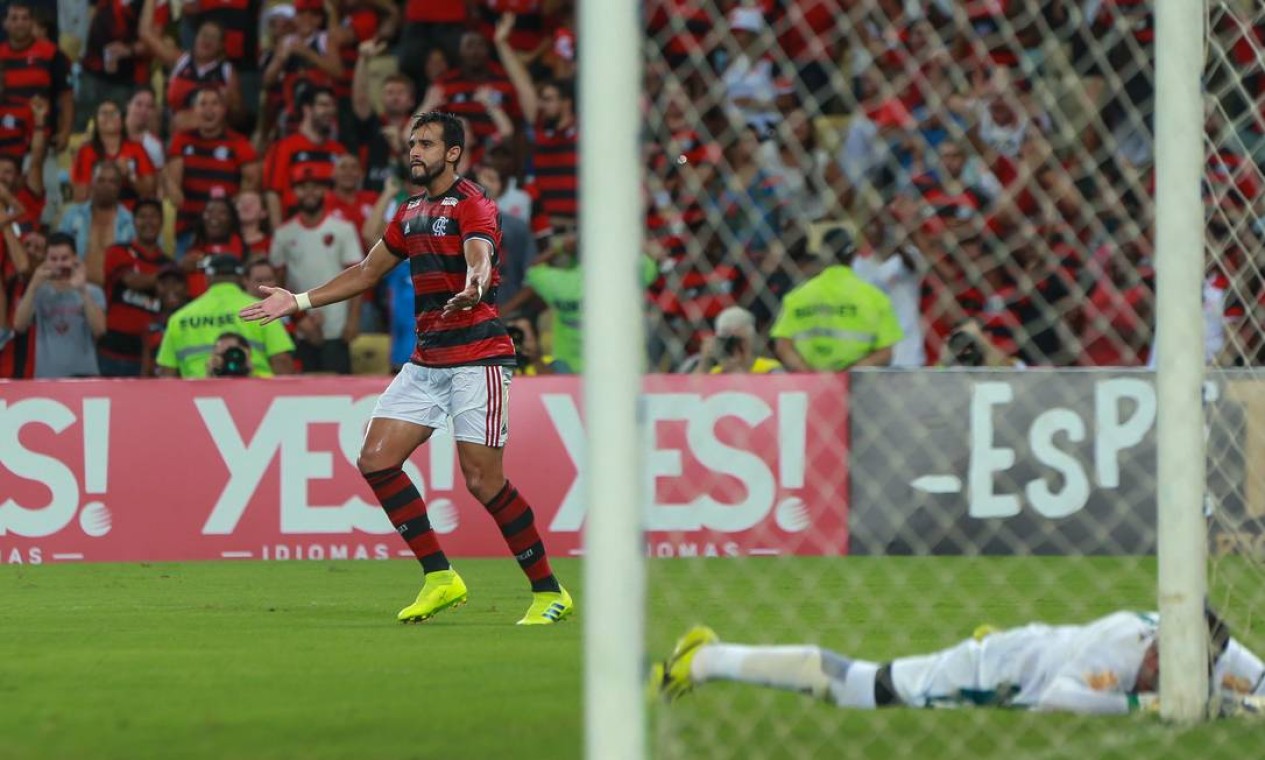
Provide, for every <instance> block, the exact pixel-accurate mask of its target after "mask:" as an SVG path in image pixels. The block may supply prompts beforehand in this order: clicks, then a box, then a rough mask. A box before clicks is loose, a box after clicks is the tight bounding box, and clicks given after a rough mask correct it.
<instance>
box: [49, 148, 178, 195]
mask: <svg viewBox="0 0 1265 760" xmlns="http://www.w3.org/2000/svg"><path fill="white" fill-rule="evenodd" d="M102 161H114V162H115V163H117V164H118V165H119V168H120V169H121V170H122V171H123V188H122V190H121V191H120V193H119V201H120V202H121V203H122V204H123V205H124V206H126V207H127V210H128V211H131V210H132V209H134V208H136V199H137V198H139V197H140V196H138V195H137V194H136V187H135V186H134V185H133V184H132V181H133V180H135V179H140V178H141V177H152V176H153V175H154V174H155V173H156V172H157V169H155V168H154V162H153V161H152V160H150V158H149V154H148V153H146V152H145V148H144V146H142V145H141V144H140V143H138V142H136V141H135V140H123V141H122V142H121V143H120V144H119V150H118V152H117V153H115V154H113V155H109V154H106V153H103V152H102V148H100V147H98V145H97V144H96V143H94V142H93V141H91V140H89V141H88V142H86V143H84V144H83V145H80V146H79V150H78V152H76V153H75V162H74V164H73V165H71V167H70V181H71V182H72V183H73V184H76V185H87V184H89V183H90V182H92V170H93V169H94V168H96V165H97V164H98V163H100V162H102Z"/></svg>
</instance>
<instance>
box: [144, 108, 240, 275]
mask: <svg viewBox="0 0 1265 760" xmlns="http://www.w3.org/2000/svg"><path fill="white" fill-rule="evenodd" d="M193 103H194V112H195V114H196V116H197V126H195V127H194V128H192V129H188V130H185V131H183V132H177V133H176V134H175V135H174V136H173V137H172V138H171V148H170V149H169V151H168V159H169V160H168V162H167V169H166V178H167V197H168V198H170V199H171V202H172V203H174V204H175V205H176V209H177V214H176V258H177V259H179V258H181V257H183V256H184V255H185V252H186V251H187V250H188V249H189V246H190V245H191V244H192V243H193V232H194V229H195V228H196V226H197V223H198V219H199V218H200V217H201V215H202V210H203V209H204V208H205V207H206V204H207V201H209V200H210V199H211V198H225V197H229V198H231V197H233V196H234V195H236V194H237V193H239V192H241V191H242V190H247V191H252V190H258V189H259V186H260V181H261V180H260V175H261V169H260V163H259V154H258V153H256V152H255V146H254V145H252V144H251V142H250V140H247V139H246V137H245V136H243V135H240V134H238V133H237V132H234V131H233V130H231V129H229V128H228V126H227V122H226V121H225V116H226V112H225V105H224V95H223V94H222V93H221V92H220V91H219V90H218V89H216V88H214V87H208V88H206V89H203V90H199V91H198V94H197V95H196V96H195V98H194V101H193Z"/></svg>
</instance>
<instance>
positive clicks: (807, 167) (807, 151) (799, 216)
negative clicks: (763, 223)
mask: <svg viewBox="0 0 1265 760" xmlns="http://www.w3.org/2000/svg"><path fill="white" fill-rule="evenodd" d="M759 158H760V163H761V164H762V166H763V167H764V170H765V171H766V172H768V174H769V176H770V177H772V178H773V179H774V181H775V182H776V183H777V185H778V186H779V187H781V188H782V189H781V194H782V198H783V200H784V201H785V203H786V212H787V216H788V217H789V218H790V219H791V220H792V221H793V222H794V223H795V224H796V225H797V226H799V227H802V228H804V229H807V227H808V226H809V225H810V224H813V223H814V222H819V221H821V220H823V219H826V218H830V219H840V218H842V217H843V213H844V209H846V208H847V207H848V206H849V205H851V203H852V186H851V185H849V184H848V180H847V177H845V176H844V174H843V169H842V167H840V166H839V162H838V161H836V160H835V159H834V157H833V156H831V155H830V154H829V153H827V152H826V151H825V150H823V149H821V148H819V147H817V131H816V130H815V129H814V128H813V123H812V120H811V119H809V117H808V112H807V111H805V110H804V109H802V108H796V109H794V110H793V111H791V112H790V113H788V114H787V115H786V118H785V119H784V120H783V121H782V123H781V124H779V125H778V127H777V130H776V137H775V138H774V139H771V140H766V141H764V142H763V143H761V144H760V154H759Z"/></svg>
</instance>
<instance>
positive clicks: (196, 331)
mask: <svg viewBox="0 0 1265 760" xmlns="http://www.w3.org/2000/svg"><path fill="white" fill-rule="evenodd" d="M203 270H204V271H205V272H206V275H207V278H208V282H209V283H210V287H209V288H207V291H206V292H205V293H203V294H202V295H200V296H198V297H197V298H195V299H194V300H193V301H191V302H190V303H188V304H186V305H185V306H184V307H183V308H181V309H180V310H178V311H177V312H176V313H175V314H172V315H171V319H170V320H169V321H168V322H167V332H166V333H165V334H164V335H163V342H162V346H161V347H160V348H159V349H158V359H157V364H158V374H159V376H161V377H176V376H179V377H182V378H198V377H208V376H209V375H210V374H211V373H210V371H209V369H208V366H207V361H208V360H209V359H210V358H211V354H212V352H213V351H214V350H215V344H216V342H217V341H218V340H219V338H220V337H221V336H223V335H224V334H225V333H236V334H238V335H241V336H242V337H243V338H245V339H246V341H247V342H248V343H249V344H250V360H251V376H252V377H272V376H273V375H288V374H292V373H293V372H294V341H293V340H291V339H290V336H289V334H288V333H286V329H285V326H284V325H283V324H282V323H281V322H280V321H277V322H270V323H269V324H267V325H262V326H261V325H260V324H259V323H258V322H247V321H245V320H243V319H242V318H241V317H239V316H237V313H238V312H239V311H241V310H242V309H243V308H245V307H246V306H248V305H250V304H252V303H254V302H255V301H256V300H258V299H256V298H252V297H251V296H249V295H247V294H246V292H245V291H244V290H242V286H241V278H242V274H243V270H242V262H241V261H239V260H238V259H237V258H235V257H233V256H228V255H225V254H220V255H217V256H211V257H209V258H208V259H207V260H206V262H205V263H204V264H203Z"/></svg>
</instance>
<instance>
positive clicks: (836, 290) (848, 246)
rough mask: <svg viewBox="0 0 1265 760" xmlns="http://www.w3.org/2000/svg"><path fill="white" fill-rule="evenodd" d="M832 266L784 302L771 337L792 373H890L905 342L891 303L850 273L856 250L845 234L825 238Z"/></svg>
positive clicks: (836, 232) (841, 232)
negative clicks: (896, 348) (894, 356)
mask: <svg viewBox="0 0 1265 760" xmlns="http://www.w3.org/2000/svg"><path fill="white" fill-rule="evenodd" d="M823 250H824V251H826V252H828V253H829V254H832V255H833V256H834V263H833V264H832V265H830V266H827V267H826V268H825V269H824V270H822V272H821V274H818V275H817V276H816V277H813V278H812V279H811V280H809V281H807V282H805V283H804V284H802V285H800V286H799V287H797V288H795V289H794V290H792V291H791V292H790V293H787V294H786V297H785V298H783V299H782V309H781V312H780V313H779V314H778V317H777V321H776V322H775V323H774V324H773V330H772V336H773V339H774V349H775V351H776V353H777V357H778V359H780V360H781V362H782V364H784V365H785V366H786V368H787V369H788V370H790V371H792V372H823V371H824V372H839V371H842V370H846V369H851V368H853V367H886V366H888V365H889V364H891V363H892V349H893V347H894V346H895V345H896V344H897V343H899V342H900V340H901V338H902V337H903V336H902V334H901V331H900V323H899V322H898V321H897V319H896V314H895V312H894V311H893V310H892V302H891V300H890V299H889V298H888V297H887V296H886V295H885V294H884V293H883V291H881V290H879V289H878V288H876V287H874V286H873V285H871V284H869V283H868V282H865V281H864V280H862V279H861V278H860V277H858V276H857V275H856V273H855V272H853V271H852V259H853V257H854V256H855V255H856V246H855V245H854V244H853V242H852V240H851V236H850V235H848V233H847V232H846V231H845V230H842V229H835V230H832V231H831V232H829V233H827V236H826V240H825V241H824V243H823Z"/></svg>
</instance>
